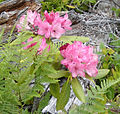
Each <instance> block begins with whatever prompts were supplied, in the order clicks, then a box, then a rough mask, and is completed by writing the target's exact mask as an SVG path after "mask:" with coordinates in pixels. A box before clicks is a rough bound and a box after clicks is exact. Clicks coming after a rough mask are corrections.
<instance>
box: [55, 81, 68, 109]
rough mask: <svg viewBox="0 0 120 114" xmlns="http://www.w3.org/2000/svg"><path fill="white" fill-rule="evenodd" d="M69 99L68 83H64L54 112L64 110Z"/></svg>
mask: <svg viewBox="0 0 120 114" xmlns="http://www.w3.org/2000/svg"><path fill="white" fill-rule="evenodd" d="M69 97H70V83H69V82H65V83H64V85H63V87H62V90H61V93H60V94H59V97H58V98H57V104H56V110H64V107H65V105H66V104H67V102H68V100H69Z"/></svg>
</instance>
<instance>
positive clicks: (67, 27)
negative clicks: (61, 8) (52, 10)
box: [61, 14, 72, 30]
mask: <svg viewBox="0 0 120 114" xmlns="http://www.w3.org/2000/svg"><path fill="white" fill-rule="evenodd" d="M71 24H72V22H71V21H70V20H69V19H68V14H66V15H65V16H64V18H63V19H61V26H62V27H63V28H64V29H65V30H72V28H71V27H70V26H71Z"/></svg>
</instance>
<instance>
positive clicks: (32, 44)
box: [22, 38, 37, 50]
mask: <svg viewBox="0 0 120 114" xmlns="http://www.w3.org/2000/svg"><path fill="white" fill-rule="evenodd" d="M32 41H33V38H29V39H28V40H27V43H29V42H32ZM22 44H24V45H25V44H26V42H22ZM36 44H37V42H34V43H31V44H29V45H27V46H25V47H23V49H24V50H26V49H29V48H31V47H33V46H35V45H36Z"/></svg>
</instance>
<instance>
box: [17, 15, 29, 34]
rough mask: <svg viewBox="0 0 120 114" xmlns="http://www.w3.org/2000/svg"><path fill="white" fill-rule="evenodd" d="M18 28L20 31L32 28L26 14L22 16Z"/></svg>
mask: <svg viewBox="0 0 120 114" xmlns="http://www.w3.org/2000/svg"><path fill="white" fill-rule="evenodd" d="M16 28H17V29H18V32H20V31H21V30H22V29H23V28H25V29H30V27H29V26H28V22H27V19H26V16H25V15H23V16H21V17H20V20H19V23H18V24H17V25H16Z"/></svg>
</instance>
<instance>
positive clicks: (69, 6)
mask: <svg viewBox="0 0 120 114" xmlns="http://www.w3.org/2000/svg"><path fill="white" fill-rule="evenodd" d="M66 6H67V7H68V8H73V9H74V8H75V6H71V5H66Z"/></svg>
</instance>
